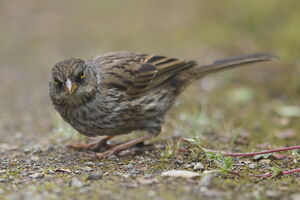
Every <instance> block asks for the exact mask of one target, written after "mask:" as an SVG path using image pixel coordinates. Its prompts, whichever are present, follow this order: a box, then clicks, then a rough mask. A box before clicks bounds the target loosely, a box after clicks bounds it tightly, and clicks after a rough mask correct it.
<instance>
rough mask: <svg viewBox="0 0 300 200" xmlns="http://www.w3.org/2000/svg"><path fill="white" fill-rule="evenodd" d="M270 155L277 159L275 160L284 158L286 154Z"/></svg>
mask: <svg viewBox="0 0 300 200" xmlns="http://www.w3.org/2000/svg"><path fill="white" fill-rule="evenodd" d="M272 156H273V157H274V158H275V159H277V160H282V159H284V158H286V155H284V154H279V153H273V155H272Z"/></svg>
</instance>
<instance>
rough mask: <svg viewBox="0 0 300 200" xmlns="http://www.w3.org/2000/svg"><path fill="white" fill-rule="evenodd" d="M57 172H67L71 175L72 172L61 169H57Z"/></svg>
mask: <svg viewBox="0 0 300 200" xmlns="http://www.w3.org/2000/svg"><path fill="white" fill-rule="evenodd" d="M55 172H67V173H71V170H69V169H66V168H59V169H56V170H55Z"/></svg>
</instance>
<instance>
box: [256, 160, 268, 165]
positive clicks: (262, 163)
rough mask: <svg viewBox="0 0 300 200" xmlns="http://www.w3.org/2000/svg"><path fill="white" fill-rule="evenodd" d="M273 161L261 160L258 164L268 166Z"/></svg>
mask: <svg viewBox="0 0 300 200" xmlns="http://www.w3.org/2000/svg"><path fill="white" fill-rule="evenodd" d="M270 162H271V160H270V159H261V160H260V161H259V162H258V163H259V164H261V165H268V164H270Z"/></svg>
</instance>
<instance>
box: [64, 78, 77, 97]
mask: <svg viewBox="0 0 300 200" xmlns="http://www.w3.org/2000/svg"><path fill="white" fill-rule="evenodd" d="M76 89H77V85H76V84H75V83H72V81H71V80H70V79H67V81H66V87H65V90H66V92H67V93H68V94H73V93H74V92H75V91H76Z"/></svg>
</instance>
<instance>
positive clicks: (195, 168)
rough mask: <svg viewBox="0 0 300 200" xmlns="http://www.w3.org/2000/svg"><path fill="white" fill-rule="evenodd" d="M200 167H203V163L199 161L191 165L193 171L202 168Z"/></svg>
mask: <svg viewBox="0 0 300 200" xmlns="http://www.w3.org/2000/svg"><path fill="white" fill-rule="evenodd" d="M202 169H204V165H203V164H202V163H201V162H197V163H195V165H194V167H193V170H194V171H198V170H202Z"/></svg>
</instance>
